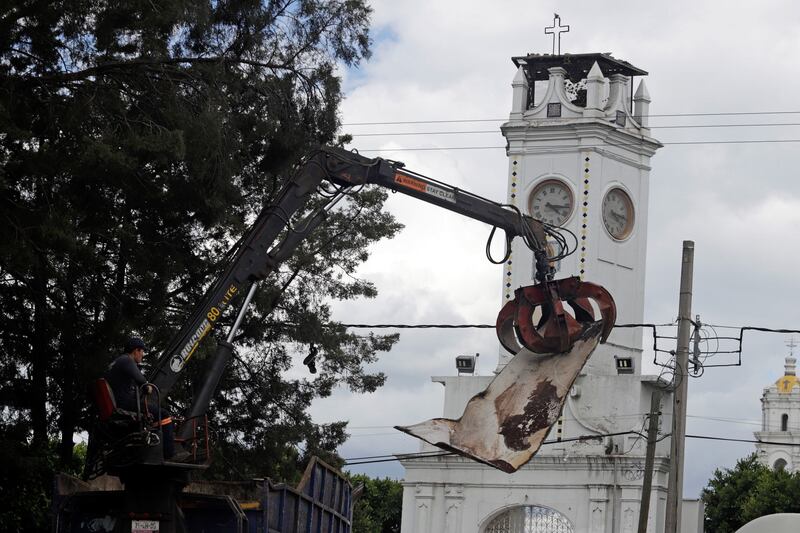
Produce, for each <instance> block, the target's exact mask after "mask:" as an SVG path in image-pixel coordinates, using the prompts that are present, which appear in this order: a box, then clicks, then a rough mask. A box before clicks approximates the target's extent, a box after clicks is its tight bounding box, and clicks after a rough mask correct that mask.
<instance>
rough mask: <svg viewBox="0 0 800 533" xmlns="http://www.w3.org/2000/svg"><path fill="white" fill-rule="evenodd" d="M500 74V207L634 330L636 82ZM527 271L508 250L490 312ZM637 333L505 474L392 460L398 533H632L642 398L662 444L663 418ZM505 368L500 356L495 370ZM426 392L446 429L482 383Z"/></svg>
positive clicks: (547, 61)
mask: <svg viewBox="0 0 800 533" xmlns="http://www.w3.org/2000/svg"><path fill="white" fill-rule="evenodd" d="M513 62H514V65H515V66H516V68H517V71H516V76H515V77H514V79H513V82H512V95H513V96H512V107H511V113H510V116H509V120H508V122H506V123H505V124H503V125H502V127H501V130H502V134H503V135H504V136H505V138H506V140H507V154H508V159H509V161H508V176H507V179H508V199H507V202H508V203H509V204H512V205H514V206H516V207H518V208H519V209H520V210H522V211H523V212H525V213H528V214H530V215H532V216H533V217H534V218H537V219H540V220H543V221H545V222H547V223H550V224H553V225H556V226H560V227H561V228H565V229H567V230H569V231H570V232H572V233H573V234H574V235H575V238H576V240H577V249H576V252H575V253H573V254H572V255H569V256H567V257H565V258H563V259H562V260H561V261H560V262H559V263H558V264H557V265H556V266H557V268H558V271H559V273H558V275H557V277H558V278H560V277H567V276H571V275H578V276H580V277H581V278H582V279H585V280H587V281H592V282H595V283H598V284H600V285H603V286H604V287H606V288H607V289H608V290H609V291H610V292H611V294H612V295H613V296H614V299H615V301H616V304H617V312H618V316H617V323H618V324H626V323H627V324H639V323H642V322H643V310H644V299H643V294H644V268H645V254H646V244H647V204H648V189H649V187H648V185H649V174H650V158H651V157H652V156H653V155H654V154H655V152H656V150H657V149H658V148H659V147H660V146H661V145H660V143H659V142H658V141H657V140H655V139H654V138H653V137H652V136H651V134H650V130H649V128H648V114H649V105H650V96H649V94H648V91H647V87H646V85H645V83H644V81H643V80H642V79H641V78H642V77H643V76H645V75H646V74H647V72H645V71H643V70H641V69H638V68H637V67H634V66H633V65H631V64H630V63H627V62H625V61H621V60H619V59H616V58H614V57H612V56H611V55H610V54H576V55H549V54H547V55H538V54H528V55H526V56H520V57H514V58H513ZM637 78H638V79H637ZM637 82H638V83H637ZM634 83H636V89H635V92H634V91H633V87H634V85H633V84H634ZM552 246H557V243H552ZM534 270H535V267H534V259H533V255H532V252H530V250H528V249H527V248H525V246H524V245H523V244H522V243H519V244H515V245H514V248H513V250H512V254H511V256H510V257H509V259H508V261H507V263H506V264H505V265H504V269H503V280H502V303H505V302H506V301H508V300H509V299H511V298H513V297H514V290H515V289H516V288H517V287H519V286H522V285H530V284H532V283H533V281H534V280H533V273H534ZM642 333H643V332H642V329H641V328H615V329H614V331H613V332H612V334H611V337H610V338H609V340H608V342H607V343H606V344H603V345H600V346H599V347H598V349H597V350H596V351H595V353H594V354H593V355H592V357H591V358H590V359H589V362H588V363H587V365H586V366H585V367H584V369H583V371H582V373H581V375H580V376H579V377H578V379H577V381H576V382H575V385H574V387H573V388H572V390H571V391H570V394H569V398H568V400H567V403H566V404H565V406H564V410H563V412H562V416H561V418H560V420H559V421H558V423H557V424H556V426H555V427H554V428H553V429H552V430H551V432H550V434H549V436H548V438H547V440H546V441H545V445H544V446H543V447H542V448H541V450H540V451H539V453H538V454H537V455H536V456H535V457H534V458H533V459H532V460H531V461H530V462H529V463H528V464H527V465H525V466H524V467H522V468H521V469H520V470H519V471H518V472H516V473H514V474H505V473H503V472H501V471H498V470H495V469H493V468H491V467H488V466H485V465H482V464H480V463H477V462H474V461H471V460H469V459H465V458H462V457H460V456H432V457H420V456H414V457H406V458H401V463H402V464H403V466H404V468H405V478H404V481H403V484H404V492H403V517H402V531H403V532H404V533H409V532H416V533H424V532H452V533H455V532H459V533H462V532H463V533H511V532H573V531H574V532H588V531H591V532H598V533H605V532H609V533H611V532H614V533H616V532H625V533H629V532H634V531H637V527H638V521H639V513H640V502H641V496H642V480H643V477H644V459H645V457H644V456H645V448H646V438H645V437H643V434H644V432H645V431H646V422H647V420H648V413H649V412H650V405H651V396H652V394H653V392H654V391H656V390H658V391H659V392H660V393H661V398H662V399H661V409H660V413H661V417H660V422H659V425H660V430H659V435H660V436H663V435H665V434H667V433H669V428H670V424H671V417H670V411H671V406H672V401H671V394H670V393H669V392H668V391H667V390H666V386H667V383H665V382H664V381H663V380H661V379H660V378H658V377H656V376H648V375H642V373H641V358H642ZM510 357H511V356H510V354H506V353H501V354H500V356H499V362H498V368H502V366H503V365H504V364H505V363H506V362H507V361H508V360H509V359H510ZM432 379H433V380H434V381H435V382H438V383H441V384H442V385H444V396H445V399H444V412H443V416H444V417H446V418H458V417H460V416H461V414H462V412H463V409H464V406H465V405H466V403H467V401H468V400H469V399H470V398H471V397H472V396H473V395H474V394H476V393H478V392H480V391H482V390H483V389H485V387H486V386H487V385H488V383H489V382H490V381H491V379H492V377H491V376H471V375H460V376H445V377H433V378H432ZM436 450H437V449H436V448H434V447H432V446H429V445H424V444H423V446H422V448H421V451H424V452H427V451H436ZM668 454H669V440H668V439H664V440H661V441H660V442H659V443H658V444H657V448H656V459H655V465H654V476H653V483H652V489H651V496H650V507H649V512H648V528H647V531H648V532H653V533H658V532H661V531H663V529H664V516H665V507H666V495H667V476H668V471H669V460H668V457H667V456H668ZM697 513H698V509H697V508H694V509H691V508H686V507H684V523H686V522H685V519H686V518H689V519H690V520H689V521H692V522H694V523H696V522H697V520H691V517H692V516H695V518H696V515H697ZM695 530H696V529H693V528H687V527H684V528H683V531H684V532H686V531H695Z"/></svg>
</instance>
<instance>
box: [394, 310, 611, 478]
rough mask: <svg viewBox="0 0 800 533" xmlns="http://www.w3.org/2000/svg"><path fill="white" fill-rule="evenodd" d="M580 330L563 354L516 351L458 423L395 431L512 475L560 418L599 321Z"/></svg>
mask: <svg viewBox="0 0 800 533" xmlns="http://www.w3.org/2000/svg"><path fill="white" fill-rule="evenodd" d="M581 327H582V332H581V333H580V335H578V338H577V340H576V341H575V343H574V344H573V346H572V348H571V349H569V350H567V351H565V352H561V353H551V354H537V353H533V352H531V351H530V350H527V349H525V348H523V349H521V350H520V351H519V352H517V354H516V355H515V356H514V357H513V358H512V359H511V361H510V362H509V363H508V364H507V365H506V366H505V367H504V368H503V370H502V371H501V372H500V373H499V374H497V376H495V378H494V379H493V380H492V382H491V383H490V384H489V386H488V387H487V388H486V390H485V391H483V392H480V393H478V394H476V395H475V396H473V397H472V398H471V399H470V400H469V402H468V403H467V406H466V408H465V409H464V414H463V415H462V416H461V418H459V419H458V420H451V419H448V418H434V419H431V420H428V421H427V422H422V423H420V424H415V425H413V426H407V427H400V426H396V427H397V429H399V430H400V431H404V432H406V433H408V434H409V435H413V436H414V437H417V438H419V439H422V440H424V441H426V442H429V443H431V444H433V445H434V446H438V447H439V448H443V449H445V450H450V451H454V452H456V453H459V454H461V455H464V456H467V457H471V458H472V459H475V460H476V461H480V462H482V463H486V464H488V465H491V466H494V467H495V468H498V469H500V470H502V471H503V472H507V473H513V472H516V471H517V470H518V469H519V468H520V467H521V466H522V465H524V464H525V463H527V462H528V461H529V460H530V459H531V457H533V455H534V454H535V453H536V452H537V450H538V449H539V447H540V446H541V445H542V442H543V441H544V439H545V437H547V434H548V432H549V431H550V428H551V427H552V426H553V425H554V424H555V423H556V421H557V420H558V417H559V416H560V414H561V409H562V408H563V407H564V402H565V401H566V399H567V394H568V393H569V390H570V388H571V387H572V384H573V383H574V382H575V379H576V378H577V377H578V373H579V372H580V371H581V369H582V368H583V366H584V364H586V361H587V360H588V359H589V356H590V355H591V354H592V352H594V350H595V348H596V347H597V344H598V342H599V341H600V338H601V336H602V335H603V322H602V321H597V322H591V323H584V324H582V326H581Z"/></svg>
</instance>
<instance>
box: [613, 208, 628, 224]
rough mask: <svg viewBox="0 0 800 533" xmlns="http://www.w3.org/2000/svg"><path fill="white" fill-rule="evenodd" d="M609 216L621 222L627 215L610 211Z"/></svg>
mask: <svg viewBox="0 0 800 533" xmlns="http://www.w3.org/2000/svg"><path fill="white" fill-rule="evenodd" d="M611 216H612V217H614V218H616V219H617V220H620V221H622V222H625V221H626V220H627V217H625V216H624V215H620V214H619V213H617V212H616V211H611Z"/></svg>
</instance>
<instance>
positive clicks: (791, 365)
mask: <svg viewBox="0 0 800 533" xmlns="http://www.w3.org/2000/svg"><path fill="white" fill-rule="evenodd" d="M796 366H797V359H795V358H794V355H793V354H790V355H789V357H787V358H786V365H785V366H784V368H785V370H784V374H783V377H781V378H778V380H777V381H776V382H775V386H776V387H777V388H778V392H779V393H783V394H788V393H790V392H792V390H793V389H794V388H795V387H800V380H798V379H797V375H796V372H795V368H796Z"/></svg>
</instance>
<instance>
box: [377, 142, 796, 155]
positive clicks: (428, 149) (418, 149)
mask: <svg viewBox="0 0 800 533" xmlns="http://www.w3.org/2000/svg"><path fill="white" fill-rule="evenodd" d="M643 142H644V141H642V142H635V143H613V144H612V143H605V144H593V145H589V144H587V145H584V144H582V145H580V146H579V147H578V148H580V149H581V150H585V149H587V148H608V147H609V146H619V147H627V146H641V145H642V144H643ZM770 143H774V144H787V143H800V139H745V140H739V141H737V140H721V141H674V142H668V141H665V142H661V143H659V144H661V145H663V146H695V145H712V144H770ZM507 148H508V147H507V146H427V147H426V146H417V147H413V148H370V149H366V150H361V151H362V152H364V153H380V152H443V151H448V150H506V149H507ZM537 148H538V149H547V148H563V146H556V145H552V146H547V145H539V146H537Z"/></svg>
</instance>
